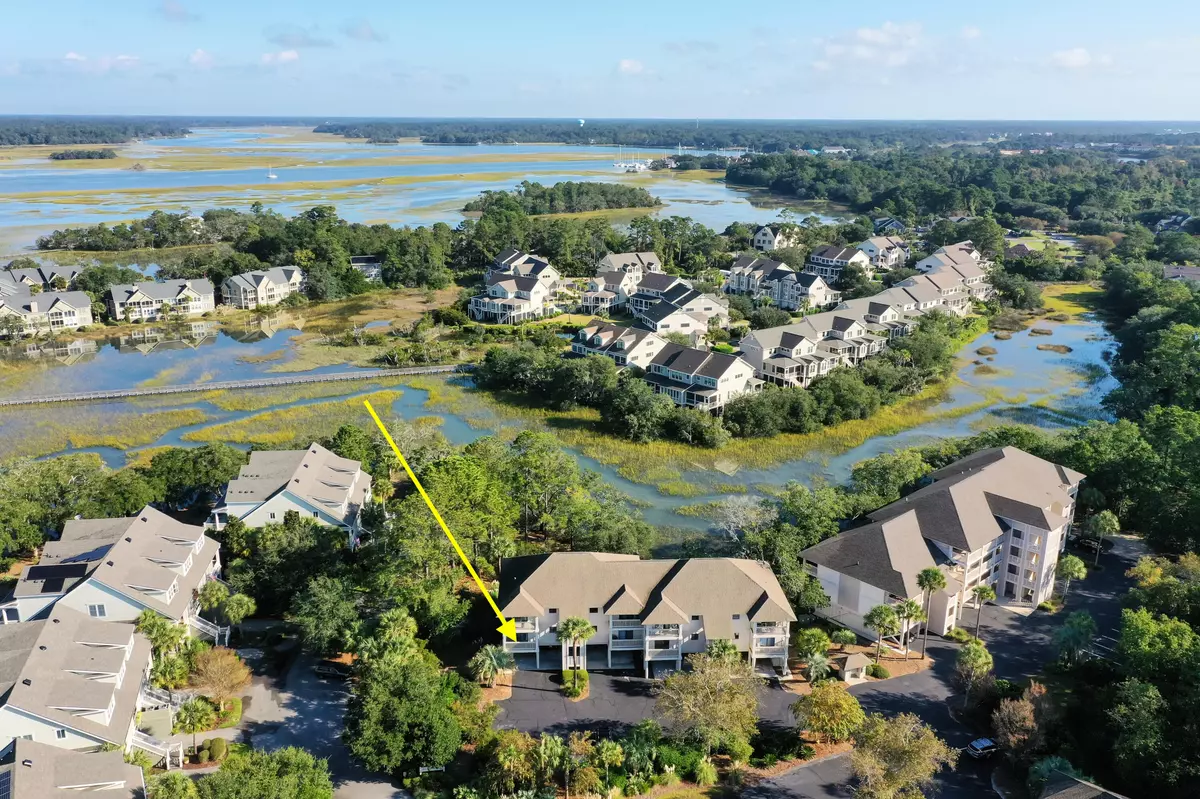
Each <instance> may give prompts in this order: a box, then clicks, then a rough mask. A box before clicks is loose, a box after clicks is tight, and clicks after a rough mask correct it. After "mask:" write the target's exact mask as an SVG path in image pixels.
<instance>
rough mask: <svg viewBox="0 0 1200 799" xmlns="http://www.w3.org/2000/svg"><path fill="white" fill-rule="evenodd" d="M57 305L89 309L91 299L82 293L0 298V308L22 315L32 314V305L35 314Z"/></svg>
mask: <svg viewBox="0 0 1200 799" xmlns="http://www.w3.org/2000/svg"><path fill="white" fill-rule="evenodd" d="M59 303H61V304H63V305H66V306H67V307H68V308H73V309H75V310H77V311H78V310H80V309H82V308H90V307H91V306H92V298H91V297H89V296H88V295H87V293H86V292H83V291H43V292H41V293H39V294H10V295H7V296H0V308H5V307H7V308H12V309H13V310H14V311H17V312H19V313H20V314H22V315H28V314H32V313H34V310H33V306H34V305H36V306H37V311H36V313H46V312H47V311H50V310H51V309H53V308H54V306H55V305H57V304H59Z"/></svg>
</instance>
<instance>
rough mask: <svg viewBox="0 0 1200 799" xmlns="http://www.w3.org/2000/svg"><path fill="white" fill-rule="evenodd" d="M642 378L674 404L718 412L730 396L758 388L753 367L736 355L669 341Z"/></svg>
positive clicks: (760, 385)
mask: <svg viewBox="0 0 1200 799" xmlns="http://www.w3.org/2000/svg"><path fill="white" fill-rule="evenodd" d="M644 379H645V381H646V382H647V383H649V384H650V385H651V387H652V388H653V389H654V390H655V392H657V393H659V394H666V395H667V396H668V397H670V398H671V400H672V401H673V402H674V403H675V404H676V405H682V406H683V407H685V408H697V409H699V410H705V411H712V412H718V413H719V412H720V411H721V410H722V409H723V408H724V407H725V404H726V403H728V402H729V401H730V400H731V399H733V398H734V397H736V396H738V395H740V394H748V393H752V392H755V391H759V390H761V389H762V381H761V380H758V379H756V378H755V377H754V367H753V366H751V365H750V364H749V363H747V362H746V361H744V360H742V359H741V358H739V357H737V356H736V355H725V354H723V353H720V352H708V351H707V350H698V349H693V348H692V347H681V346H680V345H678V344H671V343H668V344H667V345H666V346H664V347H663V348H662V349H661V350H659V352H658V354H657V355H655V356H654V358H653V359H652V360H651V361H650V365H649V368H647V369H646V375H645V377H644Z"/></svg>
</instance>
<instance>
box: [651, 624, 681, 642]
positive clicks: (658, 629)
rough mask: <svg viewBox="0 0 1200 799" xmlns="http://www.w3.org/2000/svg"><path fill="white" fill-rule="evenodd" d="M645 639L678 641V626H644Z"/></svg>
mask: <svg viewBox="0 0 1200 799" xmlns="http://www.w3.org/2000/svg"><path fill="white" fill-rule="evenodd" d="M646 637H647V638H649V639H651V640H654V639H663V638H667V639H670V638H674V639H678V638H679V637H680V635H679V625H678V624H647V625H646Z"/></svg>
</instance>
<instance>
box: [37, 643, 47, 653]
mask: <svg viewBox="0 0 1200 799" xmlns="http://www.w3.org/2000/svg"><path fill="white" fill-rule="evenodd" d="M38 649H39V650H41V651H42V652H45V651H46V645H45V644H39V645H38Z"/></svg>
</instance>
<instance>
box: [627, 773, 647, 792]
mask: <svg viewBox="0 0 1200 799" xmlns="http://www.w3.org/2000/svg"><path fill="white" fill-rule="evenodd" d="M653 787H654V785H653V784H652V783H651V782H650V780H648V779H647V778H645V777H643V776H642V775H640V774H631V775H630V776H629V780H628V781H627V782H626V783H625V795H626V796H640V795H641V794H644V793H646V792H647V791H649V790H650V789H651V788H653Z"/></svg>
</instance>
